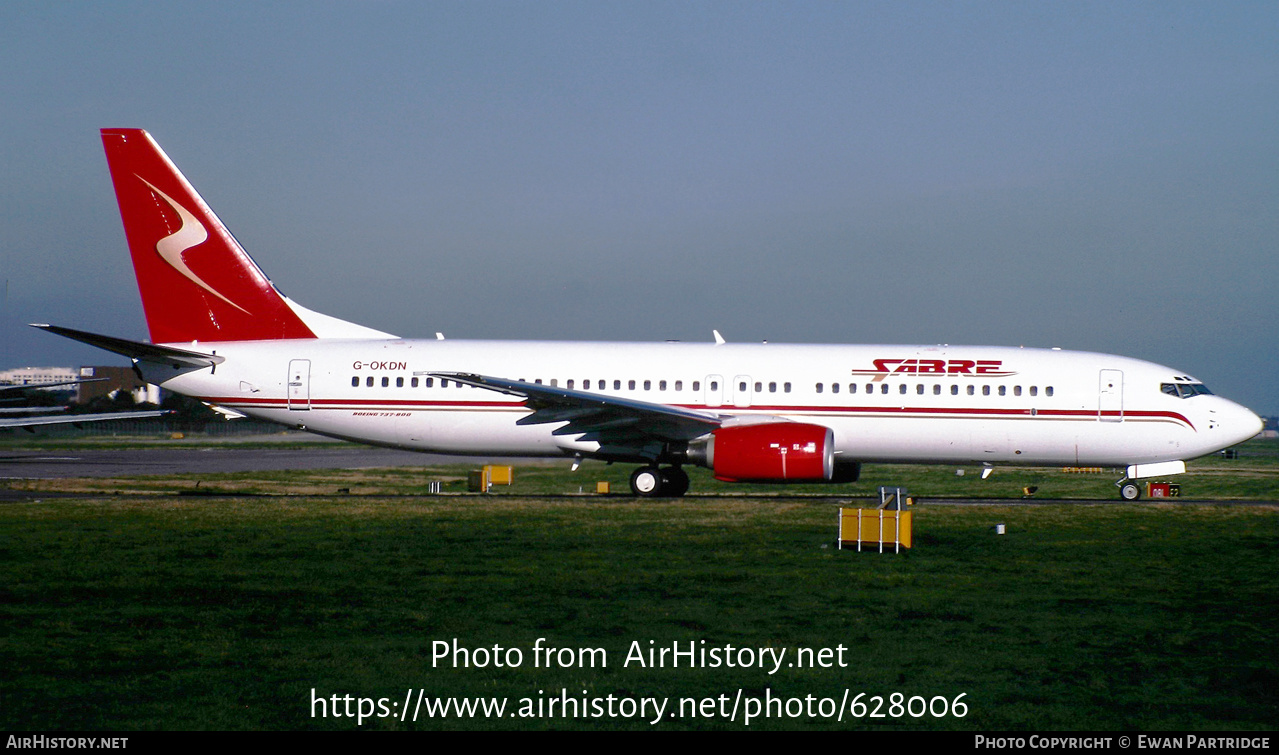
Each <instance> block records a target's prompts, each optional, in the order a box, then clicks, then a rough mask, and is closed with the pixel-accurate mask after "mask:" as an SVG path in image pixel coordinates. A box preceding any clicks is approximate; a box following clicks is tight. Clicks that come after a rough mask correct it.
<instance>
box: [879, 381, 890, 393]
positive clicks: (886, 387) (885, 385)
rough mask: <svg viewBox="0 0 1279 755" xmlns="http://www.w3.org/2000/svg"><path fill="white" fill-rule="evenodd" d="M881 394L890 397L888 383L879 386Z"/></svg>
mask: <svg viewBox="0 0 1279 755" xmlns="http://www.w3.org/2000/svg"><path fill="white" fill-rule="evenodd" d="M879 392H880V393H882V394H884V395H888V383H884V384H883V385H881V386H879Z"/></svg>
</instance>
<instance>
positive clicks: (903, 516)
mask: <svg viewBox="0 0 1279 755" xmlns="http://www.w3.org/2000/svg"><path fill="white" fill-rule="evenodd" d="M911 513H912V512H910V511H894V510H891V509H887V510H886V509H844V508H841V509H840V510H839V547H840V548H841V549H842V548H843V547H844V544H845V543H848V544H853V543H855V544H856V545H857V550H861V547H862V545H874V546H876V547H878V548H879V550H880V551H881V552H882V551H883V550H884V546H885V545H891V546H893V547H894V549H896V548H899V547H900V548H910V547H911V545H912V542H911V520H912V517H911Z"/></svg>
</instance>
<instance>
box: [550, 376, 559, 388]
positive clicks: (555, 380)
mask: <svg viewBox="0 0 1279 755" xmlns="http://www.w3.org/2000/svg"><path fill="white" fill-rule="evenodd" d="M551 387H552V388H559V387H560V379H559V378H551Z"/></svg>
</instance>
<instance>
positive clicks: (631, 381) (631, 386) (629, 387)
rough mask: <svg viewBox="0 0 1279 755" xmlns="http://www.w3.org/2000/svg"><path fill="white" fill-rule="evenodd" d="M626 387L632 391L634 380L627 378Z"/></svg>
mask: <svg viewBox="0 0 1279 755" xmlns="http://www.w3.org/2000/svg"><path fill="white" fill-rule="evenodd" d="M626 388H627V390H632V391H633V390H635V381H634V380H627V381H626Z"/></svg>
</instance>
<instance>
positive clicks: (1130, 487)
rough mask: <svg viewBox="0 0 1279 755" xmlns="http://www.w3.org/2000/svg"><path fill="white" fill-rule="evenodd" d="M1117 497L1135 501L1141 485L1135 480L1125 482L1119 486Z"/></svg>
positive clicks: (1139, 493)
mask: <svg viewBox="0 0 1279 755" xmlns="http://www.w3.org/2000/svg"><path fill="white" fill-rule="evenodd" d="M1119 497H1120V498H1123V499H1124V500H1125V501H1135V500H1137V499H1138V498H1141V486H1140V485H1138V484H1137V483H1135V482H1125V483H1124V484H1123V485H1121V486H1120V487H1119Z"/></svg>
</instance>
